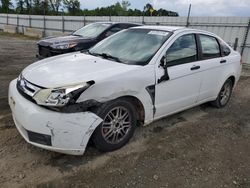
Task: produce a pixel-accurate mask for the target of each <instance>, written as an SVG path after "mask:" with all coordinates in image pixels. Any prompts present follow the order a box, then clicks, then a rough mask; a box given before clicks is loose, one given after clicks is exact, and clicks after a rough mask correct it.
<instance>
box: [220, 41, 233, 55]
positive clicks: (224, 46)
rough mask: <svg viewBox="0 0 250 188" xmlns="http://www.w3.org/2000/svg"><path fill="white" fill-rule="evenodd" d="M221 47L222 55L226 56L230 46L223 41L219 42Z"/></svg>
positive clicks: (229, 51)
mask: <svg viewBox="0 0 250 188" xmlns="http://www.w3.org/2000/svg"><path fill="white" fill-rule="evenodd" d="M221 49H222V55H223V56H228V55H229V54H230V53H231V50H230V48H229V47H228V46H227V45H226V44H225V43H224V42H221Z"/></svg>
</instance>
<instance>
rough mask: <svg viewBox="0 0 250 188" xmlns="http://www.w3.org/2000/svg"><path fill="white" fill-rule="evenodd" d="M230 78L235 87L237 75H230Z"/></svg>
mask: <svg viewBox="0 0 250 188" xmlns="http://www.w3.org/2000/svg"><path fill="white" fill-rule="evenodd" d="M228 79H230V80H231V81H232V83H233V87H234V84H235V77H234V76H230V77H229V78H228Z"/></svg>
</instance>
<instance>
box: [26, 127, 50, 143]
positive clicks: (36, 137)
mask: <svg viewBox="0 0 250 188" xmlns="http://www.w3.org/2000/svg"><path fill="white" fill-rule="evenodd" d="M27 133H28V137H29V141H31V142H35V143H38V144H42V145H47V146H51V145H52V144H51V136H50V135H46V134H40V133H35V132H32V131H28V130H27Z"/></svg>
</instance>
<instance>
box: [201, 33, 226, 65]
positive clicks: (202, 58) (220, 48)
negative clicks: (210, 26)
mask: <svg viewBox="0 0 250 188" xmlns="http://www.w3.org/2000/svg"><path fill="white" fill-rule="evenodd" d="M201 35H203V36H207V37H212V38H214V39H215V40H216V42H217V44H218V46H219V50H220V53H219V54H220V56H219V57H211V58H204V57H203V52H202V45H201V39H200V36H201ZM197 37H198V40H199V45H200V49H199V50H200V52H199V53H200V58H201V59H200V60H201V61H202V60H209V59H216V58H221V57H223V55H222V47H221V44H220V41H219V40H218V38H217V37H215V36H212V35H208V34H204V33H197Z"/></svg>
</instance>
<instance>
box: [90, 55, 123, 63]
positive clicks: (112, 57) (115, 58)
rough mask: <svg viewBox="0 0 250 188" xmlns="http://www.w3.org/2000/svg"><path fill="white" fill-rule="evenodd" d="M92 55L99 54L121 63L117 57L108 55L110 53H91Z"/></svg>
mask: <svg viewBox="0 0 250 188" xmlns="http://www.w3.org/2000/svg"><path fill="white" fill-rule="evenodd" d="M93 55H98V56H101V57H103V58H104V59H113V60H115V61H117V62H120V63H122V61H121V60H120V59H119V58H118V57H114V56H112V55H110V54H107V53H101V54H93Z"/></svg>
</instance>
